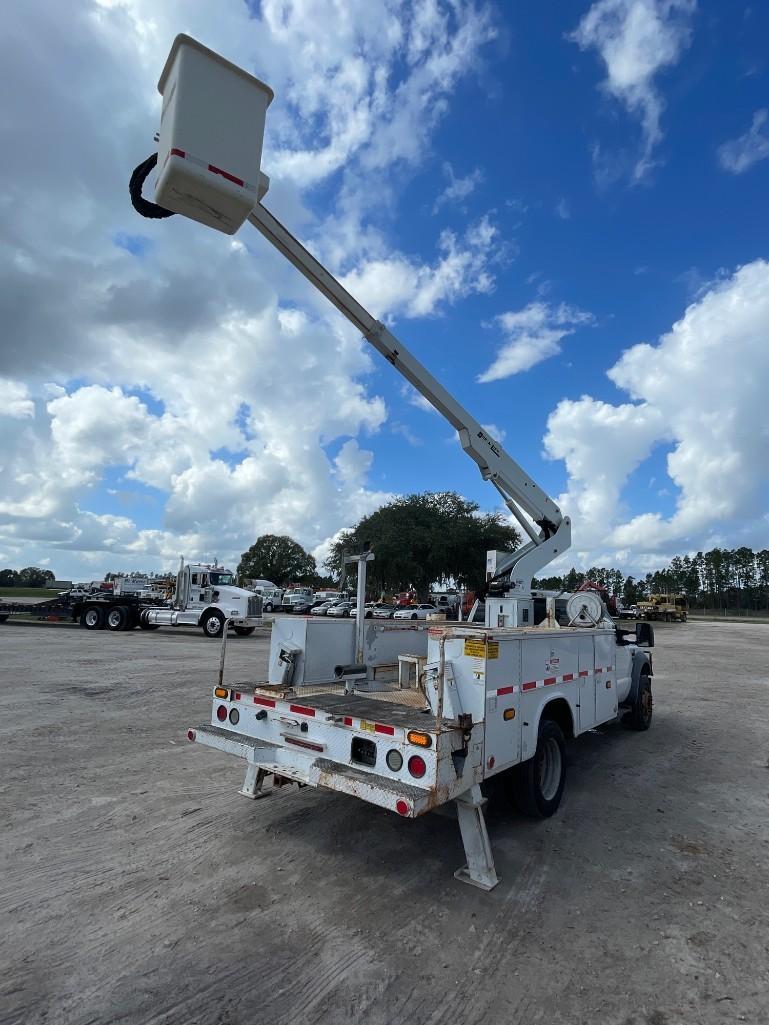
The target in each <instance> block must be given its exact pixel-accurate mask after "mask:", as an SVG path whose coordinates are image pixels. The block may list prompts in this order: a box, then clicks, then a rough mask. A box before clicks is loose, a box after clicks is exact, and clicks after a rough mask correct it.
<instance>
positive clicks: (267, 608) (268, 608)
mask: <svg viewBox="0 0 769 1025" xmlns="http://www.w3.org/2000/svg"><path fill="white" fill-rule="evenodd" d="M264 611H265V612H272V602H271V601H268V602H267V604H266V605H265V606H264Z"/></svg>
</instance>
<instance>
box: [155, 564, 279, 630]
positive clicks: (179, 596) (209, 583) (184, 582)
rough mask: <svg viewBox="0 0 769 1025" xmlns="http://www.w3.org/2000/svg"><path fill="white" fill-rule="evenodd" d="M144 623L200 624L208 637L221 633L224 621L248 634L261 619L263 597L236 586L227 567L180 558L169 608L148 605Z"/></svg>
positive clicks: (162, 624) (158, 624) (165, 624)
mask: <svg viewBox="0 0 769 1025" xmlns="http://www.w3.org/2000/svg"><path fill="white" fill-rule="evenodd" d="M140 622H141V625H143V626H145V627H153V626H199V627H201V629H202V630H203V633H204V634H205V635H206V637H221V636H222V634H223V633H224V629H225V625H231V626H232V628H233V630H234V631H235V633H236V634H239V635H240V636H241V637H247V636H248V635H249V634H252V633H253V632H254V630H255V629H256V627H257V626H259V624H260V623H261V622H262V599H261V598H260V597H259V595H258V594H254V593H253V592H252V591H246V590H245V588H243V587H236V585H235V577H234V575H233V573H231V572H230V570H228V569H224V568H223V567H222V566H217V565H213V566H212V565H210V564H208V563H195V562H190V563H187V564H186V565H185V563H184V559H182V560H181V564H180V566H179V572H178V574H177V576H176V589H175V591H174V596H173V599H172V601H171V606H170V608H145V609H142V611H141V614H140Z"/></svg>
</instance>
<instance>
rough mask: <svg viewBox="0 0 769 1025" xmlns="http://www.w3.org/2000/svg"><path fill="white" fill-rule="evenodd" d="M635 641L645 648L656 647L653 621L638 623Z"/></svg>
mask: <svg viewBox="0 0 769 1025" xmlns="http://www.w3.org/2000/svg"><path fill="white" fill-rule="evenodd" d="M635 642H636V644H639V645H641V647H644V648H653V647H654V627H653V626H652V625H651V623H636V626H635Z"/></svg>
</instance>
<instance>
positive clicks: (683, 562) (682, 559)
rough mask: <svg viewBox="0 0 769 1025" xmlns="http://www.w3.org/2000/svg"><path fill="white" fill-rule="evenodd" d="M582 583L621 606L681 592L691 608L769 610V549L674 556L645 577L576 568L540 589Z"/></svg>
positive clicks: (567, 588) (718, 550)
mask: <svg viewBox="0 0 769 1025" xmlns="http://www.w3.org/2000/svg"><path fill="white" fill-rule="evenodd" d="M585 580H592V581H593V582H595V583H601V584H603V585H604V586H605V587H606V589H607V590H608V591H609V593H610V594H612V595H614V597H615V598H616V599H617V600H618V601H620V602H621V603H622V604H623V605H634V604H636V602H638V601H643V600H644V599H645V598H648V596H649V595H650V594H683V595H685V596H686V599H687V602H688V604H689V606H690V607H692V608H707V609H719V610H724V611H726V610H728V609H753V610H759V609H769V550H767V549H765V548H764V549H762V550H761V551H758V552H754V551H753V549H752V548H747V547H741V548H734V549H728V548H713V549H711V550H710V551H709V552H697V554H696V555H676V556H675V557H674V558H672V559H671V560H670V562H669V563H668V565H667V566H666V567H665V568H664V569H660V570H655V571H654V572H653V573H647V574H646V575H645V576H644V577H640V576H639V577H634V576H624V575H623V574H622V572H621V571H620V570H618V569H607V568H606V567H603V566H591V567H590V569H588V570H587V571H586V572H584V573H583V572H580V571H578V570H576V569H574V568H572V569H570V570H569V572H568V573H566V574H564V575H563V576H552V577H543V578H540V579H538V580H537V581H536V585H537V586H538V587H542V588H546V589H548V590H565V591H574V590H576V589H577V588H578V587H579V586H580V584H582V583H584V581H585Z"/></svg>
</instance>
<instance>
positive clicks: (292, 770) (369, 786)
mask: <svg viewBox="0 0 769 1025" xmlns="http://www.w3.org/2000/svg"><path fill="white" fill-rule="evenodd" d="M187 737H188V739H189V740H190V741H192V742H193V743H196V744H203V745H205V746H206V747H213V748H216V750H218V751H224V752H226V753H227V754H232V755H235V756H237V757H238V758H244V759H245V760H246V761H247V762H249V763H250V764H252V765H256V766H257V767H258V768H260V769H264V770H265V771H266V772H270V773H274V774H276V775H278V776H285V777H287V778H288V779H292V780H294V781H295V782H297V783H304V784H306V785H307V786H311V787H320V788H322V789H324V790H333V791H335V792H336V793H342V794H350V796H352V797H358V798H360V799H361V800H363V801H368V802H369V804H376V805H379V807H380V808H388V809H389V810H390V811H394V812H397V813H398V814H399V815H403V816H404V817H406V818H416V817H417V816H418V815H423V814H424V813H425V812H426V811H429V810H430V809H431V808H434V807H436V805H437V804H439V803H441V802H439V801H437V800H436V794H435V792H434V791H432V790H426V789H420V788H419V787H413V786H410V785H409V784H408V783H401V782H399V781H398V780H392V779H388V778H387V777H385V776H379V775H376V774H375V773H370V772H363V771H362V770H360V769H357V768H355V767H354V766H352V765H342V764H341V763H340V762H334V761H331V759H329V758H323V757H319V756H317V755H313V754H312V753H309V752H308V753H307V754H304V753H303V752H301V751H299V750H290V751H289V750H287V749H286V748H284V747H279V746H278V745H276V744H269V743H265V742H264V741H259V740H254V739H253V738H251V737H246V736H244V735H243V734H242V733H235V732H233V731H232V730H226V729H222V728H221V727H220V726H209V725H204V726H198V727H196V728H195V729H191V730H189V731H188V732H187Z"/></svg>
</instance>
